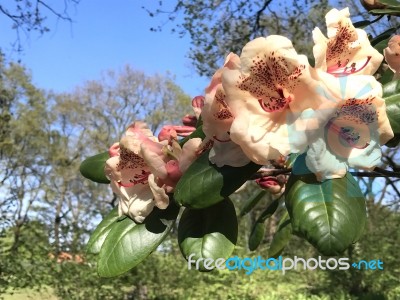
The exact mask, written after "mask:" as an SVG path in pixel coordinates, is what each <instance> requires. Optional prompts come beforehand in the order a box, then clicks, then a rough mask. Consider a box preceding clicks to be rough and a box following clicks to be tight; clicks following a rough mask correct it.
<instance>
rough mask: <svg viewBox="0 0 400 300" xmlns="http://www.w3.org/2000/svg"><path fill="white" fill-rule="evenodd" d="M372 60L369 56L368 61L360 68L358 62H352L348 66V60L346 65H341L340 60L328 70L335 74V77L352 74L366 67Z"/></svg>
mask: <svg viewBox="0 0 400 300" xmlns="http://www.w3.org/2000/svg"><path fill="white" fill-rule="evenodd" d="M370 60H371V56H368V57H367V60H366V62H365V63H364V64H363V65H362V66H361V67H360V68H358V69H357V68H356V63H352V64H351V65H350V66H347V64H348V62H347V63H346V65H344V66H341V63H340V60H339V61H338V63H337V64H336V65H334V66H331V67H328V70H327V72H328V73H329V74H332V75H334V76H335V77H341V76H347V75H350V74H354V73H357V72H360V71H361V70H362V69H364V68H365V67H366V66H367V65H368V63H369V61H370Z"/></svg>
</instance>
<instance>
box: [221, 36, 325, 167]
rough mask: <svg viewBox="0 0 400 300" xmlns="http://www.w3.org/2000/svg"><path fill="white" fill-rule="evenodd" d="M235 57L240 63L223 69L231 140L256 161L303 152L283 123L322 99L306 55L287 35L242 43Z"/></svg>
mask: <svg viewBox="0 0 400 300" xmlns="http://www.w3.org/2000/svg"><path fill="white" fill-rule="evenodd" d="M240 60H241V66H240V67H236V68H232V69H229V68H226V69H225V70H224V72H223V75H222V84H223V88H224V90H225V92H226V95H227V97H226V99H227V104H228V106H229V107H230V109H231V111H232V114H233V116H234V120H233V123H232V126H231V129H230V137H231V139H232V141H233V142H235V143H237V144H239V145H240V147H241V148H242V149H243V151H244V152H245V154H246V155H247V156H248V157H249V158H250V159H251V160H252V161H253V162H255V163H258V164H267V163H268V161H269V160H271V159H277V158H279V157H280V155H288V154H289V153H291V152H299V151H304V150H305V148H306V147H307V144H299V143H297V142H295V141H296V140H293V139H291V138H290V137H289V132H288V131H289V130H288V124H289V126H290V125H293V124H294V123H295V122H297V119H298V118H299V117H300V115H301V113H302V111H303V110H304V109H307V108H317V107H318V106H319V105H320V101H322V96H321V95H320V94H319V93H318V85H319V82H318V78H317V76H316V75H317V73H315V72H314V71H313V69H312V68H311V67H310V66H309V64H308V60H307V58H306V57H305V56H304V55H298V54H297V53H296V51H295V50H294V48H293V45H292V43H291V42H290V40H288V39H287V38H285V37H282V36H276V35H272V36H268V37H267V38H257V39H255V40H253V41H251V42H249V43H248V44H246V46H245V47H244V48H243V51H242V55H241V56H240ZM302 121H304V120H302ZM293 142H294V143H293ZM292 143H293V144H292Z"/></svg>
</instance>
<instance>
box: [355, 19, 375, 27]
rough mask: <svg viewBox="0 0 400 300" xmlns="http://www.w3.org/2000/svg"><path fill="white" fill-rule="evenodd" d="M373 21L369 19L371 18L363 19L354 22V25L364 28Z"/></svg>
mask: <svg viewBox="0 0 400 300" xmlns="http://www.w3.org/2000/svg"><path fill="white" fill-rule="evenodd" d="M372 22H373V21H369V20H362V21H358V22H354V23H353V26H354V27H355V28H364V27H367V26H368V25H369V24H371V23H372Z"/></svg>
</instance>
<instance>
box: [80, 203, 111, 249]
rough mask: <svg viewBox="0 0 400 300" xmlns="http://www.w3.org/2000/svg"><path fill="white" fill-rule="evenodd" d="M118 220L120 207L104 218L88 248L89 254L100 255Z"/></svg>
mask: <svg viewBox="0 0 400 300" xmlns="http://www.w3.org/2000/svg"><path fill="white" fill-rule="evenodd" d="M118 219H119V216H118V207H115V208H114V209H113V210H112V211H110V213H109V214H108V215H107V216H105V217H104V219H103V220H102V221H101V222H100V224H99V225H97V227H96V229H95V230H94V231H93V233H92V235H91V236H90V239H89V242H88V244H87V246H86V252H87V253H92V254H98V253H99V252H100V249H101V246H102V245H103V243H104V240H105V239H106V237H107V235H108V234H109V233H110V231H111V229H112V228H113V226H114V225H115V224H116V223H117V220H118Z"/></svg>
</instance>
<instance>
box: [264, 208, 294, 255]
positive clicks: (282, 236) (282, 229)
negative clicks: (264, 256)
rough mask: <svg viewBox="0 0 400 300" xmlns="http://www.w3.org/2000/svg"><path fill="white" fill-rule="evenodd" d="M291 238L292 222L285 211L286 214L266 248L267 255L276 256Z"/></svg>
mask: <svg viewBox="0 0 400 300" xmlns="http://www.w3.org/2000/svg"><path fill="white" fill-rule="evenodd" d="M291 238H292V223H291V221H290V218H289V214H288V213H287V212H286V214H285V215H284V216H283V217H282V219H281V221H280V222H279V225H278V230H277V231H276V233H275V234H274V237H273V239H272V241H271V244H270V246H269V249H268V257H275V258H276V257H277V256H279V255H280V254H281V253H282V251H283V249H285V247H286V245H287V244H288V243H289V241H290V239H291Z"/></svg>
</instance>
